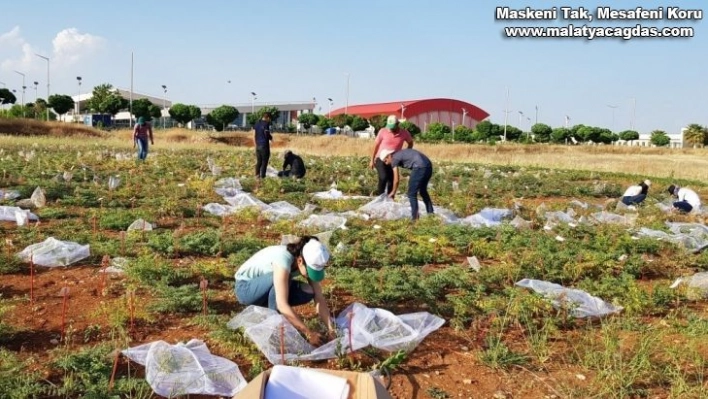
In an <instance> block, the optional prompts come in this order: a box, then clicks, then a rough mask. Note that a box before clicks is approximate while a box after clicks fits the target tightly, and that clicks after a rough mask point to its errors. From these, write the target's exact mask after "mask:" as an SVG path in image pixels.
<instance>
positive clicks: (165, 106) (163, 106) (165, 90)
mask: <svg viewBox="0 0 708 399" xmlns="http://www.w3.org/2000/svg"><path fill="white" fill-rule="evenodd" d="M162 90H163V92H164V94H163V95H162V111H163V112H164V111H165V110H166V109H167V85H162ZM160 116H162V128H163V129H164V128H165V121H166V120H167V118H166V117H165V116H164V115H162V112H161V113H160Z"/></svg>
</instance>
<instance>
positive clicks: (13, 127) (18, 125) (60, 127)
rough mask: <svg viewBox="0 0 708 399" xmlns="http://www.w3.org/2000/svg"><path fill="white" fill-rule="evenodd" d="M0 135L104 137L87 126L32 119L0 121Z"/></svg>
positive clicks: (3, 119) (100, 132)
mask: <svg viewBox="0 0 708 399" xmlns="http://www.w3.org/2000/svg"><path fill="white" fill-rule="evenodd" d="M0 134H9V135H13V136H53V137H69V136H88V137H105V135H106V134H105V133H104V132H102V131H100V130H97V129H94V128H92V127H89V126H85V125H80V124H75V123H64V122H42V121H36V120H33V119H5V118H2V119H0Z"/></svg>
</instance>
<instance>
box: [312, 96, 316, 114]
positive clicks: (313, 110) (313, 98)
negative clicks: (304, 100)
mask: <svg viewBox="0 0 708 399" xmlns="http://www.w3.org/2000/svg"><path fill="white" fill-rule="evenodd" d="M312 102H313V104H312V112H311V113H313V114H314V113H315V108H317V98H315V97H312Z"/></svg>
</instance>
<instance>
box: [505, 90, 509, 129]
mask: <svg viewBox="0 0 708 399" xmlns="http://www.w3.org/2000/svg"><path fill="white" fill-rule="evenodd" d="M508 121H509V88H508V87H507V88H506V107H505V108H504V142H506V125H507V124H508Z"/></svg>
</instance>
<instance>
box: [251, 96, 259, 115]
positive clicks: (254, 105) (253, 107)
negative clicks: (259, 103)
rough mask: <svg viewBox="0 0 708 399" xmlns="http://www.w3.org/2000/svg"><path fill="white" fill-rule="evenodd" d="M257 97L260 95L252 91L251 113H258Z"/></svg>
mask: <svg viewBox="0 0 708 399" xmlns="http://www.w3.org/2000/svg"><path fill="white" fill-rule="evenodd" d="M257 98H258V97H257V95H256V93H254V92H251V114H255V113H256V99H257Z"/></svg>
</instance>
